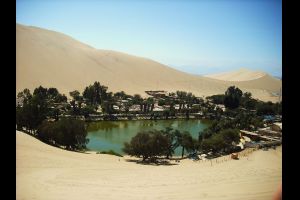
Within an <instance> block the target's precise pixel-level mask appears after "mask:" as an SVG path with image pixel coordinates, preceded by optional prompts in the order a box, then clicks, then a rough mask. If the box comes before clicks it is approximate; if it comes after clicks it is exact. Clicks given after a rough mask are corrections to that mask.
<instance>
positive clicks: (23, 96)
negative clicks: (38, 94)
mask: <svg viewBox="0 0 300 200" xmlns="http://www.w3.org/2000/svg"><path fill="white" fill-rule="evenodd" d="M17 98H18V99H21V100H22V102H23V103H27V102H28V101H29V100H30V99H31V98H32V94H31V93H30V90H29V89H27V88H25V89H24V90H23V91H22V92H19V93H18V95H17Z"/></svg>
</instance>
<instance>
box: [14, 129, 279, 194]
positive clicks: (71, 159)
mask: <svg viewBox="0 0 300 200" xmlns="http://www.w3.org/2000/svg"><path fill="white" fill-rule="evenodd" d="M16 137H17V141H16V148H17V149H16V162H17V166H16V176H17V178H16V183H17V185H16V196H17V199H18V200H21V199H22V200H27V199H28V200H34V199H37V200H40V199H43V200H50V199H53V200H58V199H61V200H64V199H66V200H67V199H68V200H69V199H72V200H77V199H78V200H82V199H88V200H89V199H122V200H123V199H125V200H126V199H128V200H129V199H180V200H182V199H225V200H226V199H230V200H234V199H239V200H240V199H253V200H254V199H255V200H260V199H264V200H265V199H272V196H273V194H274V192H275V190H276V188H277V187H278V184H279V183H280V182H281V179H282V171H281V170H282V154H281V147H278V148H277V149H276V150H269V151H255V152H253V153H252V154H251V155H249V157H248V158H246V157H245V158H241V159H240V160H231V161H227V162H223V163H219V164H215V163H214V164H213V166H211V165H210V162H206V163H200V162H194V161H191V160H184V161H181V162H180V163H179V164H178V163H176V164H175V162H172V164H174V165H169V166H163V165H160V166H152V165H141V164H136V163H134V162H127V161H126V159H130V157H124V158H120V159H119V157H115V156H109V155H99V154H83V153H74V152H69V151H64V150H61V149H57V148H55V147H51V146H49V145H46V144H44V143H42V142H40V141H38V140H36V139H35V138H32V137H31V136H28V135H26V134H24V133H22V132H19V131H17V133H16Z"/></svg>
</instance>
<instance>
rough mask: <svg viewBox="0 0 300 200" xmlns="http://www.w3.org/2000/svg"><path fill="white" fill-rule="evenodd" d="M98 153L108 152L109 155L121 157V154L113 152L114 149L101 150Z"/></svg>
mask: <svg viewBox="0 0 300 200" xmlns="http://www.w3.org/2000/svg"><path fill="white" fill-rule="evenodd" d="M100 154H109V155H114V156H119V157H123V156H122V155H121V154H119V153H117V152H115V151H114V150H109V151H101V152H100Z"/></svg>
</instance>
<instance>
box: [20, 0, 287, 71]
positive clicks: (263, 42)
mask: <svg viewBox="0 0 300 200" xmlns="http://www.w3.org/2000/svg"><path fill="white" fill-rule="evenodd" d="M16 9H17V10H16V12H17V16H16V18H17V23H20V24H24V25H31V26H38V27H42V28H46V29H50V30H55V31H58V32H62V33H65V34H67V35H70V36H71V37H73V38H75V39H77V40H79V41H81V42H84V43H86V44H89V45H91V46H93V47H95V48H98V49H110V50H116V51H121V52H126V53H128V54H133V55H137V56H142V57H147V58H151V59H153V60H156V61H158V62H161V63H163V64H166V65H169V66H171V67H174V68H177V69H179V70H182V71H186V72H190V73H196V74H207V73H214V72H222V71H228V70H234V69H238V68H241V67H245V68H250V69H254V70H263V71H267V72H269V73H270V74H272V75H275V76H281V71H282V11H281V10H282V3H281V1H278V0H240V1H239V0H202V1H201V0H198V1H196V0H190V1H187V0H182V1H179V0H175V1H171V0H169V1H167V0H161V1H155V0H150V1H137V0H135V1H133V0H132V1H124V0H123V1H121V0H119V1H117V0H115V1H112V0H110V1H109V0H107V1H104V0H103V1H100V0H81V1H80V0H39V1H38V0H17V8H16Z"/></svg>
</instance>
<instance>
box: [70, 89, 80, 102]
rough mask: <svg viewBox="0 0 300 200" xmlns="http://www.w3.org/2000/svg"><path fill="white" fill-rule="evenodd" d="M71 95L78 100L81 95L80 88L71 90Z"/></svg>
mask: <svg viewBox="0 0 300 200" xmlns="http://www.w3.org/2000/svg"><path fill="white" fill-rule="evenodd" d="M70 96H71V97H72V98H73V100H75V101H78V100H79V97H80V92H79V91H78V90H74V91H72V92H70Z"/></svg>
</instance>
